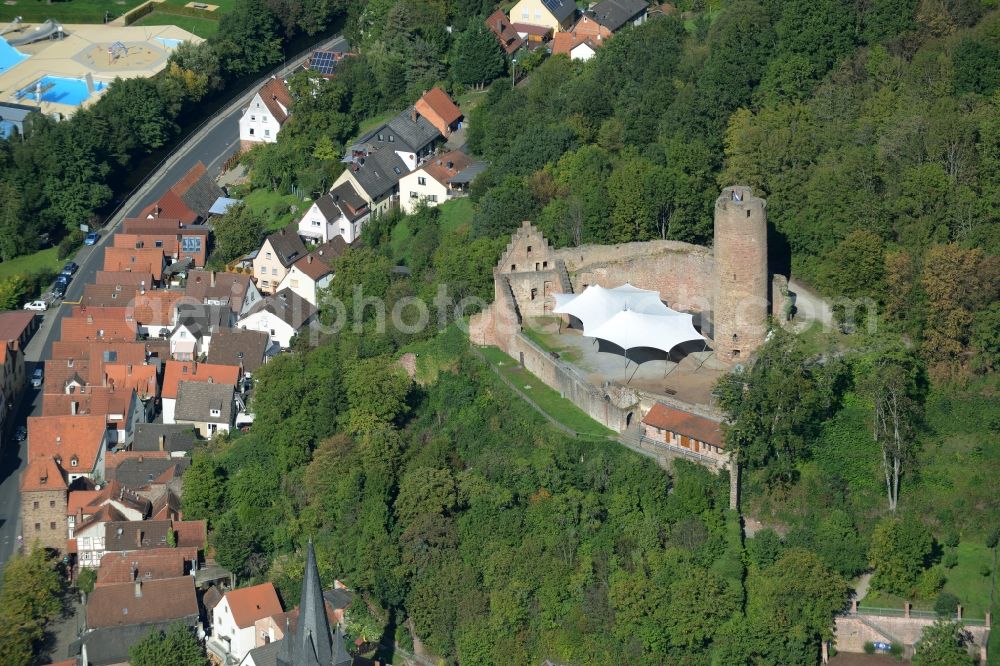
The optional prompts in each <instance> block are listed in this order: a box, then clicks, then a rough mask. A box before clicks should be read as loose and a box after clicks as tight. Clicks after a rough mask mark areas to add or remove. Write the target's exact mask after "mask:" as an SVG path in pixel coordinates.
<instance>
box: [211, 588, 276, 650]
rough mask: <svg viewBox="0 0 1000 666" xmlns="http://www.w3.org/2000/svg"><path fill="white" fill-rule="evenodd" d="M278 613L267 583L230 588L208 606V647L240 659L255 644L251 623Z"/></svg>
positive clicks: (273, 594)
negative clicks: (214, 603) (217, 601)
mask: <svg viewBox="0 0 1000 666" xmlns="http://www.w3.org/2000/svg"><path fill="white" fill-rule="evenodd" d="M281 612H282V608H281V602H280V601H279V600H278V593H277V592H276V591H275V589H274V585H272V584H271V583H263V584H261V585H254V586H252V587H244V588H240V589H237V590H230V591H228V592H226V593H225V595H223V597H222V600H221V601H220V602H219V603H218V604H216V605H215V608H213V609H212V637H211V639H210V643H211V644H214V645H210V649H211V648H212V647H215V648H216V649H220V650H221V651H222V653H223V654H224V655H230V656H232V657H233V658H234V659H235V660H237V661H239V660H242V659H243V657H245V656H246V654H247V652H249V651H250V650H251V649H253V648H254V647H256V645H257V636H256V631H255V627H254V623H255V622H256V621H257V620H260V619H263V618H266V617H270V616H273V615H278V614H280V613H281Z"/></svg>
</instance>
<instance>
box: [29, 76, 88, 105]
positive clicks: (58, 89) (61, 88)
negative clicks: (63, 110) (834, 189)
mask: <svg viewBox="0 0 1000 666" xmlns="http://www.w3.org/2000/svg"><path fill="white" fill-rule="evenodd" d="M39 82H40V83H41V84H42V101H43V102H54V103H57V104H68V105H70V106H80V105H81V104H83V103H84V102H85V101H86V100H87V98H88V97H90V91H89V90H87V82H86V81H84V80H83V79H67V78H63V77H61V76H43V77H42V78H41V79H40V80H39ZM104 87H105V84H104V83H103V82H102V81H94V89H95V92H96V91H99V90H104ZM36 90H37V86H36V84H35V83H33V84H31V85H30V86H28V87H26V88H22V89H21V90H20V91H19V93H18V97H19V98H20V99H22V100H26V101H32V102H33V101H37V100H36V98H35V94H36V93H35V91H36Z"/></svg>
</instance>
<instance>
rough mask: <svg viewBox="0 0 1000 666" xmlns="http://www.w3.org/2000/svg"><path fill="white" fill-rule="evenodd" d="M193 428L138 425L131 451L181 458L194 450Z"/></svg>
mask: <svg viewBox="0 0 1000 666" xmlns="http://www.w3.org/2000/svg"><path fill="white" fill-rule="evenodd" d="M196 442H197V437H196V435H195V431H194V428H192V427H191V426H188V425H183V424H170V425H168V424H166V423H140V424H139V425H138V426H137V427H136V429H135V439H134V440H133V442H132V450H133V451H146V452H150V451H164V452H166V453H168V454H169V455H170V456H171V457H172V458H183V457H184V456H186V455H187V454H188V453H190V452H191V451H193V450H194V447H195V443H196Z"/></svg>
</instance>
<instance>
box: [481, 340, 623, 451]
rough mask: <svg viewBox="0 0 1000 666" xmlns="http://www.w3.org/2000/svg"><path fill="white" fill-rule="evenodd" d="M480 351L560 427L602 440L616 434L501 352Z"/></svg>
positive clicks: (492, 348)
mask: <svg viewBox="0 0 1000 666" xmlns="http://www.w3.org/2000/svg"><path fill="white" fill-rule="evenodd" d="M482 351H483V354H484V355H485V356H486V359H487V360H488V361H489V362H490V364H491V365H494V366H497V367H499V369H500V373H501V374H502V375H503V376H505V377H506V378H507V379H509V380H510V381H511V382H512V383H513V384H514V386H516V387H518V388H519V389H520V390H521V391H522V392H524V394H525V395H527V396H528V397H529V398H531V399H532V400H533V401H534V402H535V404H536V405H538V406H539V407H540V408H541V409H542V411H544V412H545V413H546V414H548V415H549V416H551V417H552V418H553V419H555V420H556V421H558V422H559V423H562V424H563V425H564V426H566V427H568V428H572V429H573V430H575V431H577V432H578V433H581V434H583V435H589V436H594V437H605V436H610V435H614V434H615V433H613V432H612V431H611V430H608V429H607V428H605V427H604V426H602V425H601V424H600V423H598V422H597V421H595V420H594V419H592V418H590V417H589V416H587V415H586V414H585V413H584V412H583V411H581V410H580V409H579V408H578V407H577V406H576V405H574V404H573V403H572V402H570V401H569V400H567V399H566V398H563V397H562V396H561V395H559V394H558V393H556V392H555V391H553V390H552V389H551V388H549V387H548V386H546V385H545V383H544V382H542V380H540V379H539V378H538V377H535V376H534V375H533V374H531V373H530V372H528V371H527V370H525V369H523V368H520V367H518V366H517V362H516V361H515V360H514V359H512V358H511V357H509V356H507V354H505V353H504V352H503V351H502V350H500V349H498V348H496V347H485V348H483V350H482Z"/></svg>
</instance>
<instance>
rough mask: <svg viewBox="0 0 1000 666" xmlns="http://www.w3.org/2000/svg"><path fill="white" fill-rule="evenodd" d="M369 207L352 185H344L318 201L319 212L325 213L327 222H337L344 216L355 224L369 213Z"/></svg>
mask: <svg viewBox="0 0 1000 666" xmlns="http://www.w3.org/2000/svg"><path fill="white" fill-rule="evenodd" d="M342 204H347V205H346V206H345V205H342ZM367 205H368V203H367V202H366V201H365V200H364V199H362V198H361V197H360V196H358V193H357V192H355V191H354V186H353V185H351V184H350V183H342V184H340V185H338V186H337V187H335V188H333V189H332V190H330V192H329V193H328V194H324V195H323V196H321V197H320V198H319V199H317V200H316V206H317V207H318V208H319V212H321V213H323V217H325V218H326V219H327V220H336V219H338V218H339V217H340V216H341V215H343V216H344V217H346V218H347V219H348V220H350V221H351V222H353V221H354V220H356V219H358V218H359V217H361V216H363V215H364V214H365V213H367V212H368V210H367V208H366V207H367Z"/></svg>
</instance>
